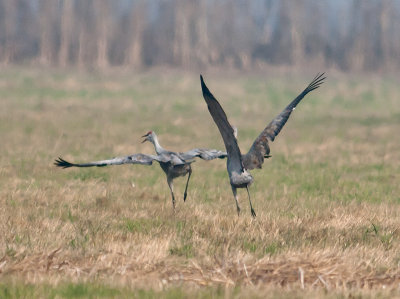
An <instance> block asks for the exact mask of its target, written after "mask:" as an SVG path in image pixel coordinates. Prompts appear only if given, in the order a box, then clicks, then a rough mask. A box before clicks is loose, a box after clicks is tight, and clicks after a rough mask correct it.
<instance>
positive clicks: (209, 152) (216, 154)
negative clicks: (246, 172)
mask: <svg viewBox="0 0 400 299" xmlns="http://www.w3.org/2000/svg"><path fill="white" fill-rule="evenodd" d="M180 155H181V156H182V157H183V158H184V159H185V160H186V159H193V158H196V157H198V158H201V159H203V160H213V159H217V158H219V159H224V158H226V157H227V153H226V152H221V151H219V150H216V149H205V148H195V149H192V150H190V151H188V152H185V153H180Z"/></svg>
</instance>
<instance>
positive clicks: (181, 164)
mask: <svg viewBox="0 0 400 299" xmlns="http://www.w3.org/2000/svg"><path fill="white" fill-rule="evenodd" d="M142 137H143V138H144V140H143V141H142V143H143V142H146V141H149V142H151V143H153V145H154V148H155V151H156V153H157V155H145V154H133V155H130V156H124V157H116V158H112V159H109V160H102V161H95V162H89V163H70V162H68V161H66V160H64V159H62V158H61V157H59V158H58V159H56V160H55V162H54V164H55V165H56V166H58V167H62V168H69V167H94V166H97V167H103V166H109V165H122V164H141V165H152V163H153V161H156V162H158V163H159V164H160V167H161V169H162V170H163V171H164V172H165V174H166V176H167V183H168V187H169V189H170V190H171V196H172V206H173V208H174V210H175V195H174V185H173V180H174V179H175V178H177V177H180V176H185V175H187V174H188V178H187V181H186V187H185V193H184V194H183V201H186V197H187V190H188V185H189V180H190V176H191V174H192V167H191V163H193V162H194V161H195V158H201V159H203V160H207V161H208V160H213V159H216V158H220V159H224V158H226V156H227V154H226V152H221V151H219V150H215V149H202V148H195V149H192V150H190V151H188V152H184V153H178V152H172V151H168V150H165V149H164V148H163V147H162V146H161V145H160V143H159V142H158V138H157V135H156V133H155V132H153V131H150V132H148V133H147V134H145V135H143V136H142Z"/></svg>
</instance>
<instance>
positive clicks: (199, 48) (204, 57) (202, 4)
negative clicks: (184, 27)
mask: <svg viewBox="0 0 400 299" xmlns="http://www.w3.org/2000/svg"><path fill="white" fill-rule="evenodd" d="M197 11H198V15H197V19H196V20H195V21H196V33H197V44H196V46H195V53H196V58H197V60H198V61H199V63H200V65H206V64H207V63H208V51H209V39H208V21H207V1H206V0H200V1H199V3H198V7H197Z"/></svg>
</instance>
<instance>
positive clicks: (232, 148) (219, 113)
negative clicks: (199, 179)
mask: <svg viewBox="0 0 400 299" xmlns="http://www.w3.org/2000/svg"><path fill="white" fill-rule="evenodd" d="M200 82H201V89H202V91H203V97H204V100H205V101H206V103H207V106H208V111H210V114H211V116H212V118H213V119H214V122H215V124H216V125H217V127H218V129H219V132H220V133H221V136H222V139H223V140H224V144H225V148H226V151H227V154H228V168H230V169H231V170H232V171H236V172H237V173H242V172H243V163H242V154H241V153H240V149H239V146H238V144H237V140H236V138H235V136H234V134H233V132H234V130H233V128H232V126H231V125H230V124H229V121H228V118H227V117H226V114H225V112H224V110H223V109H222V107H221V105H220V104H219V103H218V101H217V99H216V98H215V97H214V96H213V95H212V93H211V92H210V91H209V89H208V88H207V86H206V84H205V83H204V80H203V76H201V75H200ZM229 165H230V166H229Z"/></svg>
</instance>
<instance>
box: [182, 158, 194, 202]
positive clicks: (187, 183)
mask: <svg viewBox="0 0 400 299" xmlns="http://www.w3.org/2000/svg"><path fill="white" fill-rule="evenodd" d="M191 175H192V167H190V165H189V176H188V179H187V182H186V187H185V193H184V194H183V201H186V196H187V189H188V186H189V180H190V176H191Z"/></svg>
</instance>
